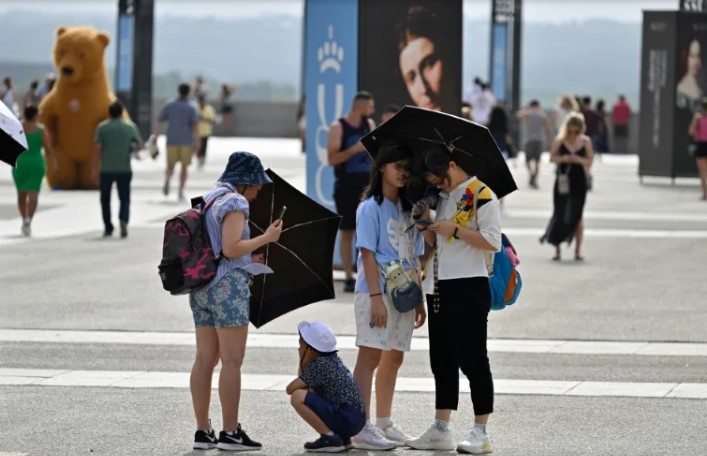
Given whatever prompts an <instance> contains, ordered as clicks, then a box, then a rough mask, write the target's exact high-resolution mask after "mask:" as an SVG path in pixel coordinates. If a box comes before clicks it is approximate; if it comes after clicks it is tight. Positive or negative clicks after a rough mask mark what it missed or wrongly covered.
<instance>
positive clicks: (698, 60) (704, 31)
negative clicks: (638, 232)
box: [673, 13, 707, 177]
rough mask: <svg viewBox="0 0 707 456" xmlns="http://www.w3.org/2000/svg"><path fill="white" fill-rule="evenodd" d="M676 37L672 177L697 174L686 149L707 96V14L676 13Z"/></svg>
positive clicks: (692, 159) (692, 160) (693, 161)
mask: <svg viewBox="0 0 707 456" xmlns="http://www.w3.org/2000/svg"><path fill="white" fill-rule="evenodd" d="M676 39H677V43H676V47H677V54H676V55H677V58H676V65H675V85H674V87H675V120H674V122H673V124H674V125H675V139H674V142H673V144H674V150H673V169H674V177H694V176H697V175H698V173H697V165H696V163H695V159H694V158H693V157H692V156H690V154H688V152H687V151H688V145H689V143H690V138H689V136H688V129H689V127H690V121H691V120H692V117H693V116H694V115H695V114H697V113H698V112H699V109H700V102H701V100H702V99H703V98H704V97H705V96H707V71H705V70H706V68H705V63H707V15H705V14H700V13H680V14H678V19H677V37H676Z"/></svg>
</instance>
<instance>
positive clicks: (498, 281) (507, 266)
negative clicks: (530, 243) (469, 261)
mask: <svg viewBox="0 0 707 456" xmlns="http://www.w3.org/2000/svg"><path fill="white" fill-rule="evenodd" d="M508 248H510V249H511V251H512V252H513V253H514V254H515V251H516V250H515V248H514V247H513V244H511V241H509V240H508V237H507V236H506V235H505V234H502V235H501V251H500V252H498V253H496V254H494V256H493V268H492V270H491V273H490V274H489V286H490V287H491V310H501V309H504V308H505V307H506V306H510V305H513V304H515V302H516V300H517V299H518V295H520V290H521V288H523V279H521V277H520V273H519V272H518V270H517V269H516V268H515V266H513V262H512V261H511V258H510V256H509V255H508V251H507V249H508Z"/></svg>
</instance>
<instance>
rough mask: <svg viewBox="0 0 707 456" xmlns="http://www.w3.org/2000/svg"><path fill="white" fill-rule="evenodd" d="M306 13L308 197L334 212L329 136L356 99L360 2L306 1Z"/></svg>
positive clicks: (349, 0)
mask: <svg viewBox="0 0 707 456" xmlns="http://www.w3.org/2000/svg"><path fill="white" fill-rule="evenodd" d="M305 11H306V13H305V14H306V17H305V61H304V64H305V68H304V75H305V76H304V78H305V84H304V96H305V97H306V112H307V127H306V128H307V133H306V134H307V141H306V146H307V194H308V195H309V196H310V197H311V198H314V199H315V200H317V201H318V202H319V203H321V204H322V205H324V206H326V207H328V208H330V209H332V210H336V208H335V206H334V197H333V195H334V172H333V169H332V167H331V166H329V164H328V163H327V136H328V134H329V127H330V126H331V124H332V123H334V122H335V121H336V120H337V119H338V118H340V117H342V116H344V115H345V114H346V113H347V112H348V109H349V107H350V103H351V100H352V99H353V96H354V95H355V93H356V88H357V67H358V62H357V59H358V20H357V18H358V0H337V1H331V0H307V3H306V10H305Z"/></svg>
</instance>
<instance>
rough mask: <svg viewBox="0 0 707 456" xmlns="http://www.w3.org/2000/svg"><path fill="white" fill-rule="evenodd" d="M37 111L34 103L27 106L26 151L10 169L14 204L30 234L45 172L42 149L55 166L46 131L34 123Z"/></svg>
mask: <svg viewBox="0 0 707 456" xmlns="http://www.w3.org/2000/svg"><path fill="white" fill-rule="evenodd" d="M38 114H39V111H38V110H37V107H36V106H27V107H26V108H25V112H24V122H22V127H23V129H24V132H25V136H26V137H27V146H28V148H27V150H26V151H25V152H22V154H20V156H19V157H18V158H17V164H16V165H15V168H14V169H13V170H12V177H13V178H14V180H15V187H17V206H18V207H19V209H20V215H21V216H22V234H24V235H25V236H29V235H30V234H32V228H31V224H32V217H34V213H35V211H36V210H37V200H38V198H39V189H40V188H41V186H42V180H43V179H44V174H45V172H46V166H45V161H44V157H43V156H42V148H44V151H45V153H46V155H47V161H48V163H49V165H50V166H52V168H53V169H55V168H56V158H55V157H54V154H53V151H52V148H51V147H52V146H51V140H50V138H49V133H48V132H47V130H46V129H45V128H44V127H43V126H42V125H40V124H39V122H37V116H38Z"/></svg>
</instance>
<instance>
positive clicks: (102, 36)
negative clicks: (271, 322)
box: [96, 32, 110, 47]
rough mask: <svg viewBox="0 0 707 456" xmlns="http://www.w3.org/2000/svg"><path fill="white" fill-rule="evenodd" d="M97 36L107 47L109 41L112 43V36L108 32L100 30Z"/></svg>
mask: <svg viewBox="0 0 707 456" xmlns="http://www.w3.org/2000/svg"><path fill="white" fill-rule="evenodd" d="M96 38H97V39H98V41H99V42H100V43H101V44H102V45H103V47H107V46H108V43H110V37H109V36H108V34H107V33H103V32H99V33H98V35H96Z"/></svg>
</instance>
